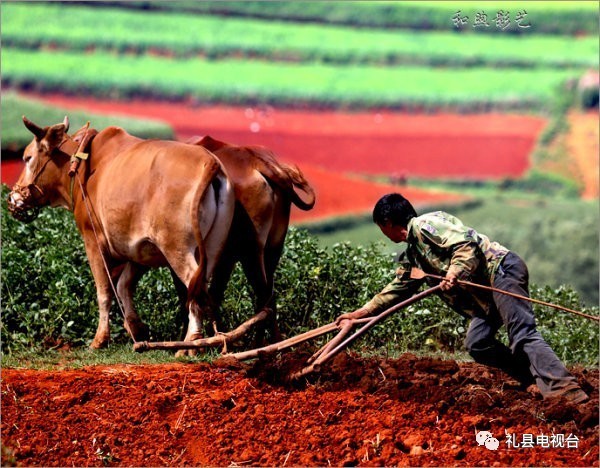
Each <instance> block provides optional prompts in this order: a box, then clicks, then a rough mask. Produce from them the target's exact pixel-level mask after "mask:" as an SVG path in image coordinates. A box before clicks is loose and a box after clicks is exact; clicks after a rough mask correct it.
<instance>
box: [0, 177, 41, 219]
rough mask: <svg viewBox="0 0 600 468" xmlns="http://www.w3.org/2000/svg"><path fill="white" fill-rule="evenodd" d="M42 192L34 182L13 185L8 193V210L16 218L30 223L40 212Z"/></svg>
mask: <svg viewBox="0 0 600 468" xmlns="http://www.w3.org/2000/svg"><path fill="white" fill-rule="evenodd" d="M43 199H44V193H43V192H42V190H41V189H40V188H39V187H38V186H37V185H35V184H30V185H28V186H25V187H24V186H22V185H18V184H17V185H15V186H14V187H13V189H12V191H11V192H10V193H9V194H8V200H7V202H8V211H9V212H10V214H11V215H12V216H13V217H14V218H15V219H17V220H19V221H21V222H23V223H30V222H31V221H33V220H34V219H36V218H37V217H38V215H39V214H40V206H42V205H43Z"/></svg>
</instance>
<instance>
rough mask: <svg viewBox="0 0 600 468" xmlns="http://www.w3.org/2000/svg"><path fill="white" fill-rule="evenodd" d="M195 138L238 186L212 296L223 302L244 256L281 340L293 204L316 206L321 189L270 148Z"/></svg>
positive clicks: (245, 266)
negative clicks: (279, 311)
mask: <svg viewBox="0 0 600 468" xmlns="http://www.w3.org/2000/svg"><path fill="white" fill-rule="evenodd" d="M189 143H191V144H195V145H199V146H202V147H204V148H206V149H208V150H210V151H211V152H213V153H214V154H215V155H216V156H217V158H218V159H219V160H220V161H221V163H223V165H224V166H225V169H226V170H227V174H228V175H229V178H230V180H231V182H232V184H233V187H234V191H235V199H236V208H235V214H234V218H233V225H232V229H231V233H230V236H229V240H228V243H227V247H226V249H225V251H224V252H223V255H222V257H221V259H220V260H219V263H218V265H217V268H216V269H215V272H214V275H213V278H212V282H211V289H210V292H211V297H212V298H213V299H214V300H215V301H216V302H217V303H220V302H221V300H222V299H223V295H224V292H225V288H226V286H227V282H228V281H229V277H230V276H231V272H232V270H233V267H234V265H235V263H236V262H238V261H239V262H240V263H241V264H242V267H243V269H244V272H245V274H246V277H247V278H248V281H249V282H250V285H251V286H252V289H253V290H254V293H255V295H256V307H257V311H260V310H267V311H268V313H269V317H270V320H269V324H270V325H271V327H272V332H273V335H274V338H275V339H278V338H279V336H278V335H279V332H278V329H277V323H276V320H275V315H276V314H275V296H274V293H273V283H274V274H275V269H276V268H277V265H278V263H279V259H280V258H281V253H282V251H283V244H284V241H285V236H286V234H287V230H288V226H289V221H290V209H291V205H292V203H293V204H294V205H296V206H297V207H298V208H300V209H302V210H310V209H311V208H312V207H313V206H314V204H315V193H314V191H313V189H312V187H311V186H310V185H309V184H308V182H307V181H306V179H305V178H304V176H303V174H302V172H300V170H299V169H298V168H297V167H291V166H288V165H287V164H283V163H281V162H279V161H277V159H276V157H275V155H274V154H273V153H272V152H271V151H270V150H269V149H267V148H264V147H261V146H237V145H233V144H228V143H224V142H222V141H218V140H215V139H213V138H211V137H210V136H205V137H203V138H194V139H192V140H190V141H189ZM298 192H300V193H302V196H300V194H299V193H298ZM260 331H261V329H259V332H260Z"/></svg>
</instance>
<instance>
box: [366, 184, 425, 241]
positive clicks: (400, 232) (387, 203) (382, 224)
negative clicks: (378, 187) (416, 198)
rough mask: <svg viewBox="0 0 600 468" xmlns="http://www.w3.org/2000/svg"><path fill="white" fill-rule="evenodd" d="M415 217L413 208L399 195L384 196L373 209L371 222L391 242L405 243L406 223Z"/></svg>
mask: <svg viewBox="0 0 600 468" xmlns="http://www.w3.org/2000/svg"><path fill="white" fill-rule="evenodd" d="M416 216H417V212H416V211H415V209H414V208H413V206H412V205H411V204H410V202H409V201H408V200H407V199H406V198H404V197H403V196H402V195H400V194H399V193H388V194H387V195H384V196H383V197H381V198H380V199H379V201H378V202H377V203H376V204H375V208H373V221H374V222H375V224H377V226H379V229H381V232H383V234H384V235H385V236H386V237H388V238H389V239H390V240H391V241H393V242H404V241H406V236H407V235H408V232H407V226H408V222H409V221H410V220H411V219H412V218H414V217H416Z"/></svg>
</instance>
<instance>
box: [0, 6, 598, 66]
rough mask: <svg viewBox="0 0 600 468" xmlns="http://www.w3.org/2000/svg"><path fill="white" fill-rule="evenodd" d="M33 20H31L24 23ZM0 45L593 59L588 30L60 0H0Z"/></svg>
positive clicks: (450, 59) (309, 55)
mask: <svg viewBox="0 0 600 468" xmlns="http://www.w3.org/2000/svg"><path fill="white" fill-rule="evenodd" d="M32 22H33V23H35V24H36V27H35V28H29V27H28V25H29V24H31V23H32ZM2 41H3V45H4V46H20V47H31V48H35V47H44V46H49V45H52V46H53V47H56V46H58V47H60V48H66V49H75V50H85V49H87V48H90V47H92V48H94V49H110V50H116V51H119V52H122V53H124V52H130V51H136V52H140V53H144V52H148V51H151V50H160V51H163V52H168V53H172V54H175V55H177V56H191V57H194V56H197V55H198V54H204V55H206V56H208V57H222V56H227V55H232V54H235V55H236V56H239V55H241V56H246V57H262V58H267V59H271V60H278V59H286V60H290V59H291V60H298V61H314V60H317V61H324V62H328V63H343V64H348V63H379V64H399V63H404V64H429V65H449V66H464V65H468V66H474V65H483V64H485V65H490V66H526V67H532V66H557V67H564V66H595V65H597V63H598V53H599V48H598V41H597V38H595V37H588V38H579V39H577V40H574V39H573V38H570V37H565V36H544V35H542V36H540V35H528V36H512V35H502V36H500V35H495V36H491V35H485V34H477V35H475V34H473V35H467V36H465V35H460V34H455V33H453V32H452V31H447V32H430V33H423V32H415V31H385V30H373V29H353V28H348V27H339V26H329V25H312V24H294V23H284V22H273V21H265V20H255V19H237V18H227V19H223V18H221V17H211V16H194V15H189V14H183V13H162V14H156V13H154V12H147V11H135V10H134V11H132V10H120V9H98V8H96V7H92V6H89V7H82V6H76V5H75V6H65V5H61V4H49V3H42V4H33V5H30V4H28V5H25V4H18V3H8V4H5V5H4V6H3V14H2Z"/></svg>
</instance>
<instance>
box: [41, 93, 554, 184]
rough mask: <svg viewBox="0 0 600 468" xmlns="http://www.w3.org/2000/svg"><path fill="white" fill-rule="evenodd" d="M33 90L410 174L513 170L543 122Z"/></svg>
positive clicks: (337, 165)
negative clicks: (117, 97) (209, 103)
mask: <svg viewBox="0 0 600 468" xmlns="http://www.w3.org/2000/svg"><path fill="white" fill-rule="evenodd" d="M36 97H37V98H41V99H42V100H43V101H45V102H48V103H51V104H55V105H59V106H62V107H66V108H68V109H85V110H87V111H89V112H105V113H110V114H121V115H127V116H133V117H144V118H155V119H159V120H163V121H166V122H168V123H169V124H170V125H171V126H172V127H173V128H174V129H175V132H176V135H177V138H178V139H182V140H184V139H187V138H189V137H191V136H195V135H207V134H208V135H211V136H213V137H215V138H218V139H222V140H228V141H231V142H235V143H238V144H260V145H264V146H268V147H269V148H271V149H273V150H274V151H275V152H276V153H278V154H279V155H280V156H281V157H282V158H283V159H285V160H288V161H292V162H295V163H297V164H301V165H304V164H312V165H317V166H319V167H322V168H324V169H329V170H333V171H341V172H351V173H363V174H386V175H394V174H395V175H405V176H409V177H412V176H418V177H461V178H469V177H472V178H492V179H494V178H502V177H511V176H512V177H515V176H516V177H518V176H520V175H522V174H523V173H524V172H525V171H526V170H527V168H528V167H529V154H530V152H531V150H532V149H533V146H534V145H535V141H536V139H537V137H538V135H539V132H540V131H541V130H542V129H543V127H544V125H545V124H546V121H545V120H544V119H542V118H539V117H534V116H526V115H507V114H476V115H457V114H431V115H425V114H406V113H393V112H387V111H386V112H362V113H358V112H356V113H349V112H335V111H314V110H310V111H299V110H283V109H274V108H272V107H258V108H252V107H229V106H216V107H203V106H194V105H185V104H182V103H168V102H152V101H148V100H133V101H126V102H124V101H110V100H109V101H107V100H99V99H95V98H81V97H77V96H64V95H42V96H39V95H38V96H36Z"/></svg>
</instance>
